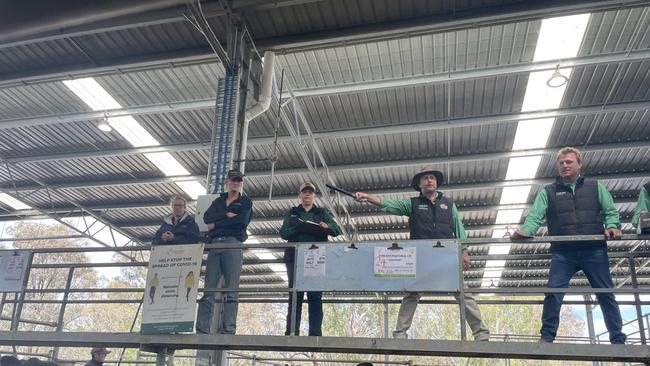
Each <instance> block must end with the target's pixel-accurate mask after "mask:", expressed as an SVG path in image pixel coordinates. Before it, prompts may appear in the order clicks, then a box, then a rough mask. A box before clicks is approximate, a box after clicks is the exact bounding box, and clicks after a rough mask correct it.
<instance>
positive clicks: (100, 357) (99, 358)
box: [85, 347, 111, 366]
mask: <svg viewBox="0 0 650 366" xmlns="http://www.w3.org/2000/svg"><path fill="white" fill-rule="evenodd" d="M109 353H111V351H109V350H107V349H106V348H104V347H93V349H91V350H90V355H91V356H92V358H91V359H90V361H88V362H86V365H85V366H102V364H103V363H104V360H106V355H107V354H109Z"/></svg>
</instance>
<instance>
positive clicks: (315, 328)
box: [284, 248, 323, 336]
mask: <svg viewBox="0 0 650 366" xmlns="http://www.w3.org/2000/svg"><path fill="white" fill-rule="evenodd" d="M284 260H285V262H286V264H287V277H288V278H289V287H291V288H292V287H293V284H294V280H293V276H294V266H295V263H296V251H295V249H294V248H286V249H285V251H284ZM291 295H292V293H289V307H288V309H287V329H286V331H285V333H284V334H285V335H289V334H291V324H294V327H293V328H294V329H293V330H294V334H295V335H300V318H301V315H302V303H303V301H304V297H305V293H304V292H301V291H298V292H296V297H297V301H296V321H295V323H294V322H293V321H292V320H293V319H291V306H292V304H293V296H291ZM322 296H323V293H322V292H316V291H309V292H307V304H309V308H308V309H307V312H308V314H309V335H310V336H322V335H323V331H322V329H321V328H322V325H323V301H322Z"/></svg>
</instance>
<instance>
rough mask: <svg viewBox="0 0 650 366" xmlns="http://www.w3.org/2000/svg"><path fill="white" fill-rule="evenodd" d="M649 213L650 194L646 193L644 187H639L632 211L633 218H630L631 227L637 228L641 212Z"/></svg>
mask: <svg viewBox="0 0 650 366" xmlns="http://www.w3.org/2000/svg"><path fill="white" fill-rule="evenodd" d="M644 211H645V212H650V194H648V191H646V189H645V187H641V192H639V200H638V201H636V209H635V210H634V217H632V225H634V227H638V226H639V214H640V213H641V212H644Z"/></svg>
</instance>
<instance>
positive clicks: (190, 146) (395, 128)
mask: <svg viewBox="0 0 650 366" xmlns="http://www.w3.org/2000/svg"><path fill="white" fill-rule="evenodd" d="M199 103H201V102H200V101H198V102H197V101H195V102H193V104H195V105H196V104H199ZM211 103H212V104H214V102H211ZM150 108H152V107H150V106H149V107H135V108H130V110H131V111H132V112H133V111H135V112H136V114H137V112H138V111H141V110H145V109H150ZM164 108H165V110H166V111H176V110H181V109H182V108H184V107H183V106H182V105H179V104H173V103H172V104H166V105H165V106H164ZM648 108H650V101H645V102H628V103H618V104H610V105H607V106H604V107H603V106H590V107H572V108H562V109H555V110H549V111H542V112H520V113H504V114H499V115H493V116H486V117H465V118H452V119H450V120H432V121H421V122H413V123H404V124H392V125H384V126H374V127H363V128H355V129H346V130H336V131H320V132H314V133H313V135H314V138H315V139H317V140H326V139H335V138H354V137H364V136H377V135H389V134H401V133H409V132H418V133H420V132H425V131H435V130H443V129H449V128H459V127H471V126H480V125H485V124H499V123H508V122H518V121H522V120H531V119H539V118H561V117H570V116H581V115H600V114H604V113H621V112H632V111H639V110H646V109H648ZM145 113H146V112H145ZM88 114H89V115H91V114H92V115H96V114H97V112H88ZM100 114H101V113H100ZM124 115H128V114H124ZM102 116H103V115H102ZM102 118H103V117H102ZM36 120H40V122H35V121H36ZM47 121H49V120H48V119H42V118H41V117H38V118H37V119H34V120H31V121H30V120H24V119H22V120H4V121H0V129H3V128H17V127H22V126H29V125H30V123H32V122H35V123H45V122H47ZM50 122H51V121H50ZM50 122H47V124H50ZM56 123H59V122H56ZM11 126H13V127H11ZM292 141H293V138H292V137H291V136H279V137H278V143H289V142H292ZM273 143H274V138H273V137H252V138H250V139H249V142H248V144H249V145H271V144H273ZM612 146H616V144H614V145H612ZM208 149H209V142H208V141H202V142H196V143H187V144H172V145H164V146H147V147H138V148H128V149H113V150H98V151H85V152H72V153H63V154H47V155H33V156H26V157H14V158H6V159H5V160H6V161H8V162H11V163H28V162H37V161H51V160H66V159H79V158H94V157H106V156H123V155H133V154H144V153H151V152H161V151H170V152H174V151H193V150H208ZM585 149H590V147H589V146H587V147H585ZM550 150H552V149H535V150H529V151H511V152H508V154H511V155H509V156H508V157H515V156H527V155H539V154H540V153H541V154H544V153H550ZM497 154H498V153H497ZM502 154H506V153H505V152H504V153H502ZM520 154H524V155H520ZM483 155H485V154H483ZM466 156H470V155H466ZM504 157H505V156H504Z"/></svg>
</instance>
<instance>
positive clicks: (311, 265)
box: [304, 248, 326, 277]
mask: <svg viewBox="0 0 650 366" xmlns="http://www.w3.org/2000/svg"><path fill="white" fill-rule="evenodd" d="M325 261H326V257H325V248H310V249H308V250H307V251H306V252H305V263H304V266H305V267H304V268H305V277H325Z"/></svg>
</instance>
